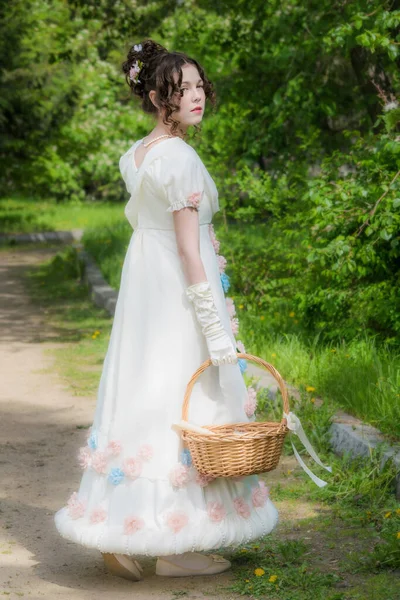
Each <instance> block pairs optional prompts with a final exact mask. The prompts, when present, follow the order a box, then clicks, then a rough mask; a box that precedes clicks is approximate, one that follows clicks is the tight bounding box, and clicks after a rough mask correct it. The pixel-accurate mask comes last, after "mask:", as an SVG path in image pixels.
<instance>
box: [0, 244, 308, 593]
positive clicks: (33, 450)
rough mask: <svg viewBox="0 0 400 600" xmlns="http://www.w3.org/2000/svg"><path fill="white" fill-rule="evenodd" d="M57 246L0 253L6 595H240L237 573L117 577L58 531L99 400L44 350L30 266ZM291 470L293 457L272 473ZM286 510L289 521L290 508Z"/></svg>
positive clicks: (0, 585) (46, 335)
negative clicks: (75, 392) (81, 392)
mask: <svg viewBox="0 0 400 600" xmlns="http://www.w3.org/2000/svg"><path fill="white" fill-rule="evenodd" d="M56 251H57V249H51V248H44V249H37V248H36V249H32V250H31V249H28V250H26V249H15V250H10V251H7V252H1V254H0V263H1V269H0V282H1V287H0V325H1V329H0V365H1V378H0V443H1V450H2V451H1V459H0V477H1V482H2V486H1V491H0V494H1V508H0V514H1V518H0V522H1V527H0V563H1V565H2V567H3V568H2V569H1V574H0V596H1V597H3V596H4V597H8V598H11V599H12V600H14V599H16V598H20V597H22V596H24V597H29V598H33V599H36V598H37V599H40V598H49V599H52V600H53V599H54V600H57V599H61V598H65V599H67V598H68V600H77V599H82V600H89V599H90V600H92V599H93V600H94V599H96V600H102V599H104V600H105V599H107V600H110V599H112V600H122V599H124V600H125V599H126V598H128V597H130V596H131V595H134V597H135V599H137V600H142V599H143V600H144V599H146V600H149V599H151V598H154V599H160V600H164V599H165V600H166V599H168V600H170V599H171V600H172V599H174V598H179V597H185V598H190V599H196V598H198V599H200V598H224V599H225V600H228V599H233V598H236V596H234V595H229V594H228V593H226V592H223V591H222V590H221V587H222V586H224V585H226V584H227V583H228V582H229V581H230V580H231V579H232V573H231V572H227V573H224V574H222V575H219V576H217V577H207V578H198V577H193V578H182V579H180V578H177V579H167V578H161V577H157V576H156V575H155V574H154V562H155V561H154V559H148V560H146V561H143V565H144V568H145V578H144V579H143V580H142V581H141V582H138V583H131V582H129V581H127V580H124V579H120V578H117V577H113V576H112V575H110V574H108V573H107V572H106V570H105V568H104V566H103V561H102V558H101V556H100V553H99V552H97V551H96V550H90V549H86V548H83V547H81V546H79V545H76V544H73V543H71V542H68V541H67V540H64V539H63V538H61V537H60V536H59V534H58V532H57V530H56V529H55V526H54V523H53V515H54V513H55V511H56V510H57V509H58V508H60V507H61V506H62V505H63V504H64V503H65V501H66V498H67V497H68V496H69V495H70V493H71V491H73V490H74V489H75V487H76V482H77V481H79V479H80V477H81V473H80V471H79V467H78V465H77V461H76V460H75V459H74V458H75V456H76V453H77V449H78V448H79V447H80V446H81V445H83V444H84V438H85V435H86V432H85V430H82V429H78V426H79V425H88V424H90V423H91V421H92V416H93V411H94V406H95V398H94V397H86V398H85V397H82V396H79V397H74V396H72V395H71V392H70V391H68V390H67V389H66V387H65V386H64V385H63V384H62V383H61V382H60V379H59V377H58V376H57V374H56V373H53V374H52V373H51V365H52V362H53V359H52V358H51V353H46V352H45V349H48V348H54V347H58V346H59V345H60V344H57V337H56V333H55V332H54V331H52V330H51V329H50V328H49V326H48V325H47V324H46V321H45V318H44V317H45V315H44V310H43V309H41V308H40V307H38V306H37V305H34V304H32V303H31V302H30V299H29V297H28V296H27V293H26V291H25V288H24V282H23V277H24V272H25V271H26V269H27V268H28V267H30V266H31V265H34V264H38V263H40V262H43V261H44V260H46V259H47V258H49V257H50V256H51V255H53V254H54V253H55V252H56ZM49 367H50V374H49V372H48V371H49ZM45 371H46V372H45ZM288 466H289V464H288V463H287V459H285V460H284V461H283V463H282V464H281V465H280V467H279V469H277V470H276V472H274V477H275V476H276V477H279V476H281V469H287V468H288ZM290 468H291V466H290ZM278 508H279V510H280V513H281V518H282V519H285V508H284V506H278ZM309 510H310V507H309V506H302V505H301V503H299V506H298V512H299V514H298V518H301V517H303V516H310V514H309ZM293 516H294V515H293V514H291V517H292V518H293Z"/></svg>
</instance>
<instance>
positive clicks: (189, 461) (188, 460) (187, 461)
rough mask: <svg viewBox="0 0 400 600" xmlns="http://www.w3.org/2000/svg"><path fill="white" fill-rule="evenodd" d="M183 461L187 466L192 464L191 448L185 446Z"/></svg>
mask: <svg viewBox="0 0 400 600" xmlns="http://www.w3.org/2000/svg"><path fill="white" fill-rule="evenodd" d="M181 463H182V464H183V465H185V466H186V467H191V466H192V455H191V454H190V450H188V449H187V448H184V449H183V450H182V455H181Z"/></svg>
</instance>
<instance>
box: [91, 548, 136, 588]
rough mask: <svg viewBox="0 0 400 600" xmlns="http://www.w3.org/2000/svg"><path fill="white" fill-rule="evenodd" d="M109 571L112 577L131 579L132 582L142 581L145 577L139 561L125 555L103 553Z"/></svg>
mask: <svg viewBox="0 0 400 600" xmlns="http://www.w3.org/2000/svg"><path fill="white" fill-rule="evenodd" d="M101 554H102V556H103V559H104V564H105V565H106V568H107V570H108V571H109V572H110V573H111V574H112V575H117V576H118V577H123V578H124V579H130V581H140V580H141V579H142V576H143V569H142V566H141V565H140V563H138V561H137V560H134V559H133V558H131V557H130V556H125V555H124V554H111V553H108V552H106V553H103V552H102V553H101Z"/></svg>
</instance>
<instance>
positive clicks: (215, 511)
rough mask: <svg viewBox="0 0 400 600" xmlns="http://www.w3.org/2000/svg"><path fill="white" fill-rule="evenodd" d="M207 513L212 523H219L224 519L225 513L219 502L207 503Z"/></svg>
mask: <svg viewBox="0 0 400 600" xmlns="http://www.w3.org/2000/svg"><path fill="white" fill-rule="evenodd" d="M207 513H208V516H209V517H210V521H212V522H213V523H220V522H221V521H222V519H224V518H225V517H226V511H225V508H224V506H223V504H222V503H221V502H208V503H207Z"/></svg>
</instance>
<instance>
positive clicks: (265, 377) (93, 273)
mask: <svg viewBox="0 0 400 600" xmlns="http://www.w3.org/2000/svg"><path fill="white" fill-rule="evenodd" d="M82 235H83V230H82V229H73V230H71V231H53V232H43V233H30V234H18V235H0V243H1V242H2V241H10V240H13V241H15V242H16V243H18V242H20V243H22V242H43V241H49V242H54V241H59V242H71V241H72V242H75V246H76V247H78V248H79V250H80V252H79V254H80V256H81V258H82V259H83V261H84V263H85V274H84V279H85V281H86V283H87V284H88V287H89V290H90V297H91V298H92V300H93V302H94V303H95V304H96V305H97V306H99V307H100V308H103V309H105V310H106V311H107V312H108V313H109V314H110V315H111V316H114V314H115V306H116V303H117V298H118V292H117V291H116V290H114V289H113V288H112V287H111V286H110V285H109V284H108V283H107V282H106V281H105V279H104V277H103V275H102V274H101V272H100V269H99V268H98V266H97V264H96V263H95V262H94V260H93V259H92V258H91V256H90V255H89V254H88V253H87V252H86V251H85V250H83V248H82V244H81V243H80V240H81V238H82ZM76 242H78V243H76ZM247 373H248V374H249V375H251V376H254V377H255V378H257V383H256V387H257V389H258V388H260V387H263V388H266V389H267V390H268V392H269V396H270V398H271V399H272V400H274V399H275V398H276V395H277V391H278V388H279V386H278V383H277V381H276V380H275V378H274V377H273V376H272V375H271V374H270V373H269V372H267V371H265V369H262V368H261V367H259V366H258V365H255V364H252V363H248V365H247ZM285 385H286V386H287V388H288V391H289V394H290V395H291V396H294V397H295V398H299V396H300V393H299V391H298V390H297V389H296V388H294V387H293V386H290V385H288V384H287V383H286V382H285ZM329 433H330V444H331V447H332V449H333V450H334V452H336V454H343V453H345V452H348V453H350V454H351V455H353V456H369V455H370V451H371V449H373V448H376V446H377V445H378V444H381V443H382V444H385V445H386V446H387V449H386V450H385V452H384V453H383V457H382V460H381V467H382V466H383V465H384V463H385V462H386V461H387V460H388V459H389V458H393V462H394V464H395V465H396V467H398V472H397V475H396V485H395V488H396V489H395V493H396V498H397V499H400V448H399V447H398V448H396V447H393V446H390V444H389V443H388V442H387V441H386V440H385V437H384V435H383V434H382V433H381V432H380V431H379V430H378V429H376V428H375V427H372V426H371V425H367V424H365V423H363V422H362V421H360V420H359V419H357V418H356V417H353V416H351V415H349V414H347V413H345V412H342V411H339V412H338V413H337V414H336V415H335V417H334V419H333V422H332V425H331V427H330V430H329Z"/></svg>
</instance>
